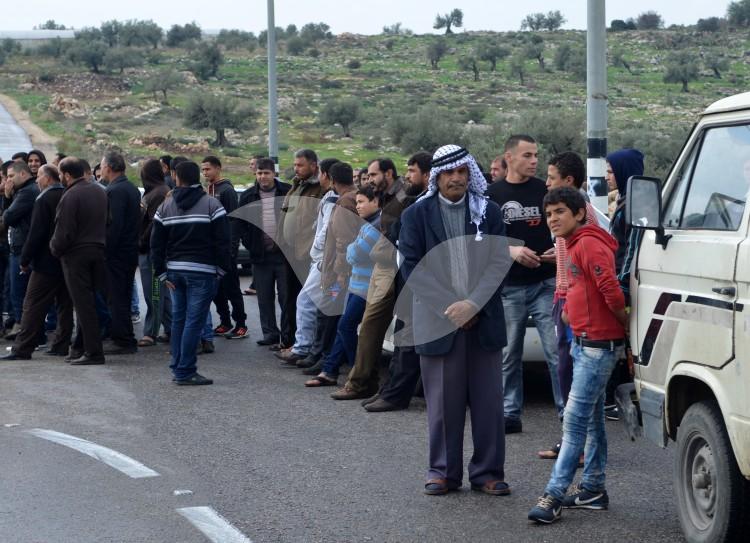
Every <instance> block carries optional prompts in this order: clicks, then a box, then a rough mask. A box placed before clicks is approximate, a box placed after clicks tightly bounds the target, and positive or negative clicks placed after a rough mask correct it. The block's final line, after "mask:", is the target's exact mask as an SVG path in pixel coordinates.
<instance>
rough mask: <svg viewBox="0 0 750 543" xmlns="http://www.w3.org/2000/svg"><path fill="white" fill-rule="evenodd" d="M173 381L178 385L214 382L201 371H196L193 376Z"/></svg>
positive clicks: (210, 383) (197, 384)
mask: <svg viewBox="0 0 750 543" xmlns="http://www.w3.org/2000/svg"><path fill="white" fill-rule="evenodd" d="M172 382H173V383H175V384H176V385H178V386H201V385H212V384H214V381H213V379H206V378H205V377H203V376H202V375H201V374H200V373H196V374H194V375H193V376H192V377H188V378H187V379H173V380H172Z"/></svg>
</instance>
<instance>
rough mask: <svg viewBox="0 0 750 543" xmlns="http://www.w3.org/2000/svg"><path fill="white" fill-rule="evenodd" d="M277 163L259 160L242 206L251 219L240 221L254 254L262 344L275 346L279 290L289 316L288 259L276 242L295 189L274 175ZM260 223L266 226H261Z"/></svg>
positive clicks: (268, 159) (244, 240)
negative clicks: (283, 205) (285, 202)
mask: <svg viewBox="0 0 750 543" xmlns="http://www.w3.org/2000/svg"><path fill="white" fill-rule="evenodd" d="M274 173H275V165H274V162H273V160H271V159H270V158H260V159H257V160H256V170H255V185H253V186H252V187H251V188H249V189H247V190H246V191H245V192H243V193H242V196H241V197H240V207H244V206H248V207H247V208H245V209H244V210H243V213H244V215H243V217H244V218H246V219H249V222H245V221H242V222H240V223H238V232H239V233H240V237H241V239H242V244H243V245H244V246H245V247H246V248H247V250H248V252H249V253H250V260H251V262H252V263H253V279H254V282H255V290H256V291H257V295H258V312H259V314H260V327H261V330H262V331H263V339H261V340H260V341H258V344H259V345H273V344H275V343H278V342H279V340H280V337H281V335H280V331H279V327H278V326H277V323H276V307H275V304H274V300H275V298H276V293H277V292H278V299H279V306H280V307H281V315H282V317H281V318H282V321H283V320H284V319H285V318H286V315H285V310H286V296H287V291H286V262H285V260H284V255H283V254H282V252H281V250H280V249H279V246H278V245H277V244H276V241H275V239H276V227H277V225H278V224H279V213H280V212H281V203H282V201H283V197H284V195H286V193H287V192H289V189H290V188H292V186H291V185H289V184H288V183H282V182H281V181H279V180H278V179H276V178H275V177H274ZM257 225H262V226H263V228H262V229H261V228H259V227H258V226H257Z"/></svg>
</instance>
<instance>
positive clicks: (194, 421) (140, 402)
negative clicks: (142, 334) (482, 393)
mask: <svg viewBox="0 0 750 543" xmlns="http://www.w3.org/2000/svg"><path fill="white" fill-rule="evenodd" d="M244 283H246V281H245V280H243V285H244ZM245 301H246V307H247V309H248V313H249V315H250V318H249V323H251V332H252V335H253V337H252V338H251V339H245V340H234V341H229V340H225V339H217V351H216V353H215V354H212V355H207V356H202V357H201V358H200V360H199V364H200V366H199V369H200V371H201V372H202V373H203V374H204V375H206V376H209V377H212V378H213V379H215V384H214V385H213V386H208V387H196V388H187V387H176V386H174V385H173V384H172V383H171V381H170V375H169V372H168V368H167V363H168V362H167V360H168V355H167V348H166V347H165V346H156V347H152V348H148V349H141V351H140V352H139V353H138V354H137V355H135V356H122V357H109V358H108V360H107V364H106V365H105V366H91V367H70V366H68V365H66V364H64V363H63V362H62V360H60V359H58V358H51V357H45V356H41V355H35V356H34V358H33V360H31V361H18V362H3V363H0V458H1V459H2V468H1V469H0V541H2V542H4V543H15V542H18V543H21V542H23V543H30V542H31V543H47V542H50V543H52V542H61V543H63V542H71V543H73V542H75V543H87V542H97V543H99V542H160V543H162V542H163V543H166V542H180V543H184V542H205V541H211V540H213V541H222V542H233V541H243V540H244V541H247V540H251V541H253V542H256V543H258V542H287V541H289V542H318V541H320V542H355V541H376V542H380V541H388V542H411V541H415V542H417V541H428V540H429V541H437V542H442V541H445V542H453V541H463V540H467V541H476V542H484V541H488V542H489V541H493V542H497V541H513V542H526V541H528V542H539V541H554V542H566V541H570V542H576V543H581V542H587V541H626V542H631V541H681V540H682V536H681V534H680V531H679V526H678V523H677V520H676V513H675V505H674V501H673V497H672V485H671V467H672V457H673V454H672V451H671V450H670V449H667V450H666V451H664V450H661V449H658V448H657V447H655V446H652V445H651V444H650V443H648V442H645V441H641V442H638V443H631V442H629V441H628V440H627V437H626V435H625V432H624V430H623V429H622V428H621V427H620V423H614V422H608V423H607V430H608V434H609V466H608V490H609V494H610V502H611V505H610V510H609V511H607V512H578V511H574V512H570V511H566V512H564V513H563V520H562V522H560V523H558V524H555V525H553V526H548V527H537V526H533V525H530V524H529V523H528V522H527V520H526V513H527V511H528V509H529V508H530V507H531V506H532V505H533V504H534V502H535V500H536V498H537V496H539V495H540V494H541V492H542V490H543V488H544V484H545V482H546V480H547V478H548V476H549V473H550V469H551V467H552V464H551V463H550V462H549V461H543V460H538V459H536V451H537V450H538V449H539V448H545V447H546V446H549V445H551V444H552V443H554V441H555V440H556V438H557V437H558V433H559V431H560V430H559V425H558V423H557V422H556V418H555V414H554V408H553V405H552V402H551V399H550V397H549V396H550V394H549V393H548V384H547V382H546V379H545V375H544V369H543V367H542V366H533V365H532V366H531V368H530V371H529V372H527V375H526V385H527V387H526V388H527V407H526V411H525V414H524V420H523V422H524V432H523V433H522V434H518V435H511V436H508V440H507V463H506V473H507V480H508V482H509V483H510V484H511V485H512V488H513V494H512V495H511V496H509V497H501V498H498V497H490V496H486V495H484V494H479V493H475V492H471V491H469V490H464V491H462V492H458V493H453V494H450V495H448V496H443V497H428V496H424V495H423V494H422V492H421V491H422V486H423V483H424V481H423V477H424V470H425V463H426V444H427V441H426V419H425V409H424V403H423V402H422V401H421V400H415V402H414V403H413V405H412V408H411V409H409V410H408V411H402V412H395V413H382V414H369V413H367V412H365V411H364V410H363V409H362V408H361V407H360V406H359V403H358V402H335V401H333V400H331V399H330V398H329V397H328V393H329V392H330V391H331V389H330V388H327V389H319V390H310V389H305V388H304V387H303V381H304V377H303V376H302V375H301V374H300V373H299V371H298V370H292V369H286V368H282V367H280V366H279V363H278V362H277V361H276V359H275V358H273V356H272V355H271V353H270V352H269V351H268V350H267V349H265V348H261V347H258V346H257V345H256V344H255V339H258V336H259V334H258V326H257V305H256V302H255V299H254V298H248V297H246V298H245ZM139 326H140V325H139ZM35 428H41V429H48V430H54V431H56V432H63V433H65V434H70V435H72V436H76V437H78V438H82V439H85V440H88V441H90V442H94V443H96V444H98V445H102V446H104V447H108V448H110V449H113V450H115V451H118V452H119V453H122V454H125V455H127V456H129V457H131V458H132V459H134V460H136V461H138V462H140V463H142V464H143V465H145V466H147V467H148V468H150V469H152V470H154V471H156V472H158V474H159V476H157V477H148V478H135V479H134V478H131V477H129V476H127V475H125V474H123V473H121V472H119V471H116V470H114V469H113V468H111V467H109V466H108V465H105V464H104V463H102V462H101V461H99V460H97V459H95V458H92V457H89V456H86V455H84V454H82V453H81V452H78V451H75V450H71V449H70V448H67V447H64V446H62V445H60V444H57V443H53V442H50V441H47V440H44V439H40V438H39V437H36V436H35V435H33V434H31V433H29V430H32V429H35ZM470 444H471V440H470V429H469V427H468V426H467V436H466V446H465V449H466V450H465V456H466V462H467V463H468V459H469V457H470V455H471V445H470ZM465 484H467V482H466V481H465ZM176 490H189V491H191V493H187V494H184V495H179V496H175V495H174V492H175V491H176ZM189 507H211V508H212V509H213V510H214V511H216V512H218V514H220V515H221V516H222V517H223V518H224V519H226V520H227V521H228V522H229V523H231V525H232V526H233V527H234V530H235V531H234V532H231V530H232V529H231V528H229V530H230V531H229V532H226V531H225V532H223V534H224V535H221V533H219V532H214V536H213V539H210V538H209V537H208V536H205V535H203V534H202V533H201V532H200V531H199V530H198V529H196V527H195V525H194V524H192V523H191V522H189V521H188V520H187V519H186V518H184V517H183V515H181V514H178V512H177V509H181V508H189ZM237 530H239V531H240V532H242V534H244V538H242V536H241V535H239V534H238V532H237ZM230 532H231V533H230ZM217 533H218V535H216V534H217ZM232 533H233V534H234V535H232ZM227 534H229V535H227Z"/></svg>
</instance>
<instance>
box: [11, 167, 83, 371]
mask: <svg viewBox="0 0 750 543" xmlns="http://www.w3.org/2000/svg"><path fill="white" fill-rule="evenodd" d="M37 184H38V185H39V188H40V189H41V190H42V192H41V194H40V195H39V197H38V198H37V199H36V201H35V202H34V211H33V212H32V214H31V227H30V228H29V234H28V236H27V238H26V243H24V245H23V251H22V252H21V271H22V272H23V273H25V274H28V273H29V272H30V273H31V275H30V276H29V284H28V287H27V289H26V297H25V298H24V300H23V316H22V320H21V331H20V332H19V333H18V335H17V336H16V339H15V343H14V344H13V349H12V350H11V352H10V354H7V355H5V356H3V357H2V359H3V360H27V359H29V358H31V353H33V352H34V349H35V348H36V346H37V343H38V338H39V335H40V333H42V332H43V330H44V317H45V315H46V314H47V310H48V309H49V306H50V304H52V302H55V305H56V308H57V329H56V330H55V336H54V340H53V341H52V346H51V348H50V349H49V350H48V351H47V354H51V355H56V356H65V355H67V354H68V347H69V346H70V338H71V336H72V334H73V302H72V301H71V299H70V295H69V294H68V289H67V287H66V286H65V279H64V278H63V272H62V266H61V265H60V260H59V259H57V258H55V257H54V256H52V254H51V253H50V250H49V242H50V239H52V233H53V232H54V230H55V214H56V212H57V204H58V203H59V202H60V198H62V195H63V186H62V184H61V183H60V176H59V174H58V173H57V168H55V167H54V166H50V165H44V166H41V167H40V168H39V171H38V173H37Z"/></svg>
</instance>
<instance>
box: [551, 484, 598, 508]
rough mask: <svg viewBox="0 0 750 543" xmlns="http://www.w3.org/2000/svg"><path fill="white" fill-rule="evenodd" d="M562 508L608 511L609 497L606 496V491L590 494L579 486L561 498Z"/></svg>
mask: <svg viewBox="0 0 750 543" xmlns="http://www.w3.org/2000/svg"><path fill="white" fill-rule="evenodd" d="M562 506H563V507H564V508H566V509H593V510H594V511H604V510H606V509H609V496H607V491H606V490H604V491H602V492H591V491H590V490H586V489H585V488H583V487H582V486H581V485H580V484H579V485H578V486H576V487H574V488H571V489H570V490H569V491H568V494H567V495H566V496H565V497H564V498H563V501H562Z"/></svg>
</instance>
